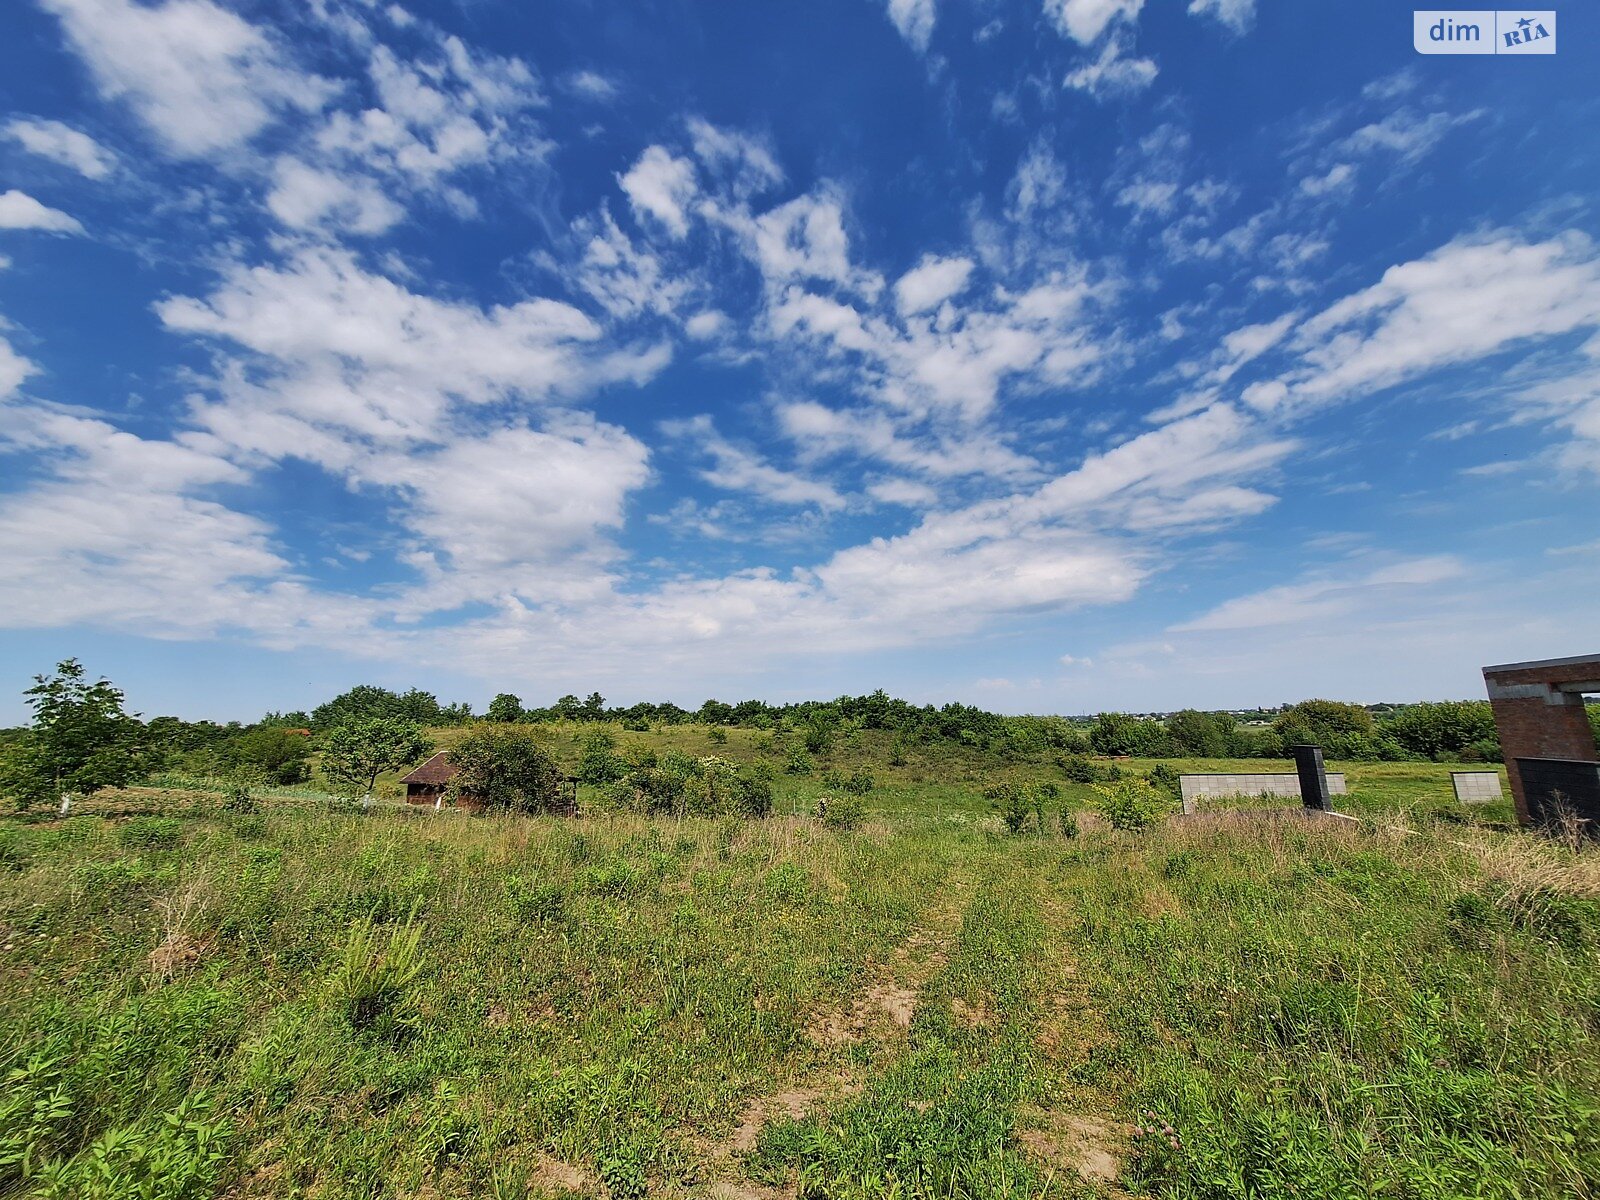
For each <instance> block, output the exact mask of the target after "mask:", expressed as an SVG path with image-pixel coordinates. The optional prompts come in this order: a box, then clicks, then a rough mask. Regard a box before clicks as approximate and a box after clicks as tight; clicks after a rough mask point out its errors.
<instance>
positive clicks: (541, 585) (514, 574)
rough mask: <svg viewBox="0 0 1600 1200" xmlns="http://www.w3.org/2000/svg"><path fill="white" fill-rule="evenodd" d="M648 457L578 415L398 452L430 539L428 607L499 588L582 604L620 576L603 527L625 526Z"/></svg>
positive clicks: (403, 479)
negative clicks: (416, 453) (614, 573)
mask: <svg viewBox="0 0 1600 1200" xmlns="http://www.w3.org/2000/svg"><path fill="white" fill-rule="evenodd" d="M648 460H649V452H648V450H646V448H645V447H644V445H643V444H642V443H641V442H639V441H638V439H636V438H634V437H633V436H632V435H630V434H629V433H627V432H626V431H625V430H623V429H620V428H618V427H616V426H614V425H607V424H604V423H601V422H596V421H590V420H587V419H575V418H568V419H565V420H563V421H560V422H558V423H557V424H556V425H555V426H554V428H553V429H551V430H548V431H541V430H536V429H530V428H527V427H526V426H512V427H509V428H505V429H498V430H494V431H492V432H489V433H486V434H483V435H480V436H476V437H472V438H467V439H462V440H458V441H455V442H452V443H451V444H450V445H448V446H446V447H444V448H443V449H442V450H439V451H438V452H436V453H432V454H427V455H423V456H420V457H410V456H408V457H406V458H396V459H392V460H389V461H387V462H386V463H385V464H384V465H383V466H382V467H380V468H379V470H378V473H379V474H383V475H386V476H387V477H388V478H389V479H390V480H391V481H392V482H393V483H394V484H396V485H397V486H399V487H400V488H401V489H402V490H403V491H405V492H406V493H408V495H409V500H410V507H409V510H408V511H407V512H406V513H405V516H404V521H405V523H406V524H407V525H408V526H409V527H410V528H412V529H414V530H415V531H416V532H417V533H419V534H420V535H422V538H423V549H422V550H421V551H420V552H419V553H418V554H417V555H416V556H414V557H413V560H412V561H413V564H414V565H420V566H422V567H423V568H424V570H425V572H426V574H427V575H428V581H427V583H426V584H425V591H426V592H427V593H428V595H427V598H426V601H427V606H428V607H429V608H436V607H444V606H446V605H447V604H448V602H449V600H450V599H456V600H458V601H459V602H466V601H469V600H482V599H486V598H488V597H489V596H492V595H494V594H495V593H498V592H504V593H507V594H511V595H515V596H517V597H519V598H520V599H522V600H526V601H532V602H536V603H537V602H545V601H553V600H554V601H561V602H564V603H578V602H581V601H583V600H586V599H593V598H594V597H596V596H601V595H604V594H605V593H606V591H607V590H608V589H609V587H610V576H609V572H608V570H607V567H608V564H609V563H610V562H611V560H613V559H615V558H616V557H617V551H616V549H615V547H613V546H611V545H610V544H609V543H607V542H606V541H605V540H604V539H601V538H597V537H596V534H597V533H598V531H600V530H604V529H615V528H618V527H620V526H621V525H622V523H623V517H624V502H625V501H626V499H627V497H628V494H629V493H630V492H632V491H633V490H635V489H637V488H638V487H640V486H642V485H643V484H644V482H645V480H646V479H647V478H648V476H649V468H648Z"/></svg>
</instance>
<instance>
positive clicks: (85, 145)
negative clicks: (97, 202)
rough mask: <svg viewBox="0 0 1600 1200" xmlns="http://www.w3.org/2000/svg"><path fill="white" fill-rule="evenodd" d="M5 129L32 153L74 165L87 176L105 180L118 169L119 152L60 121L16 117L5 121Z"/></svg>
mask: <svg viewBox="0 0 1600 1200" xmlns="http://www.w3.org/2000/svg"><path fill="white" fill-rule="evenodd" d="M5 132H6V135H7V136H8V137H10V138H11V140H12V141H14V142H16V143H18V144H19V145H20V146H22V148H23V149H25V150H27V151H28V152H29V153H30V154H37V155H39V156H40V157H41V158H48V159H49V160H50V161H52V162H58V163H60V164H61V165H62V166H66V167H71V168H72V169H73V170H74V171H76V172H78V174H80V175H82V176H84V177H85V178H87V179H104V178H105V177H106V176H107V175H109V174H111V172H112V171H114V170H115V169H116V165H117V158H116V155H114V154H112V153H111V151H109V150H107V149H106V148H105V147H104V146H102V145H101V144H100V143H99V142H97V141H95V140H94V139H93V138H92V137H90V136H89V135H88V134H86V133H82V132H80V131H78V130H76V129H74V128H72V126H70V125H64V124H62V123H61V122H60V121H47V120H44V119H43V118H41V117H13V118H12V119H11V120H10V121H8V122H7V123H6V126H5Z"/></svg>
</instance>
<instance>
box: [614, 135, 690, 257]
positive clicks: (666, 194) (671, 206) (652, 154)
mask: <svg viewBox="0 0 1600 1200" xmlns="http://www.w3.org/2000/svg"><path fill="white" fill-rule="evenodd" d="M617 182H618V183H619V184H620V185H621V186H622V190H623V191H624V192H626V193H627V195H628V202H629V203H630V204H632V205H633V211H634V212H635V213H638V214H641V215H643V214H646V213H648V214H649V215H650V216H652V217H654V218H655V219H656V220H658V221H660V222H661V224H663V225H664V226H666V228H667V231H668V232H669V233H670V234H672V236H673V237H675V238H681V237H684V236H685V235H686V234H687V233H688V232H689V219H688V216H687V215H686V212H685V210H686V208H687V206H688V204H689V202H690V201H691V200H693V199H694V196H695V193H696V192H697V191H698V190H699V187H698V185H697V184H696V183H695V178H694V164H693V163H691V162H689V160H688V159H685V158H678V157H676V156H674V155H673V154H671V153H670V152H669V151H667V150H666V149H664V148H663V147H661V146H651V147H649V148H648V149H646V150H645V152H644V153H643V154H641V155H640V156H639V161H638V162H636V163H634V164H633V166H632V167H630V168H629V169H628V173H627V174H626V175H619V176H618V177H617Z"/></svg>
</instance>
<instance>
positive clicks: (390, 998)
mask: <svg viewBox="0 0 1600 1200" xmlns="http://www.w3.org/2000/svg"><path fill="white" fill-rule="evenodd" d="M422 934H423V926H422V924H421V923H420V922H419V921H417V919H416V913H415V911H414V910H413V912H412V914H411V916H410V917H408V918H407V920H406V922H405V924H404V925H401V926H399V927H397V928H395V929H392V930H390V931H389V935H388V938H387V940H384V939H383V938H382V936H381V935H380V934H379V933H378V932H377V931H375V930H374V928H373V922H372V918H371V917H366V918H364V919H362V920H360V921H357V922H356V923H355V924H354V925H353V926H351V928H350V934H349V937H348V939H347V940H346V941H345V947H344V957H343V959H342V960H341V962H340V964H339V969H338V971H337V972H336V973H335V975H334V978H333V989H334V994H335V995H336V996H338V998H339V1000H340V1002H341V1004H342V1005H343V1008H344V1014H345V1017H346V1019H347V1020H348V1021H349V1022H350V1024H351V1025H352V1026H353V1027H354V1028H356V1029H368V1028H371V1027H373V1026H374V1025H378V1024H380V1023H383V1024H385V1025H389V1026H393V1025H395V1024H397V1023H398V1022H399V1021H400V1020H401V1019H403V1017H404V1016H405V1015H406V1013H405V1008H406V1006H407V1001H408V1000H409V999H410V995H411V989H412V987H413V985H414V984H415V983H416V981H417V978H418V976H420V975H421V974H422V971H423V968H424V967H425V965H426V961H425V958H424V956H423V953H422Z"/></svg>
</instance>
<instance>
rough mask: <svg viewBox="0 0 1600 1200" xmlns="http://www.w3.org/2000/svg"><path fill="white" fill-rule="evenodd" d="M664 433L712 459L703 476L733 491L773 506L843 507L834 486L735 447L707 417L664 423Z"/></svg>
mask: <svg viewBox="0 0 1600 1200" xmlns="http://www.w3.org/2000/svg"><path fill="white" fill-rule="evenodd" d="M661 428H662V431H663V432H664V433H666V434H667V435H668V436H670V437H672V438H675V439H677V440H679V441H681V442H684V443H686V444H688V445H689V446H691V447H692V448H693V449H694V450H696V451H699V452H700V453H702V454H705V455H707V456H709V457H710V458H711V460H712V466H711V467H710V468H708V469H706V470H703V471H701V472H700V477H701V478H702V479H704V480H705V481H706V482H707V483H709V484H711V485H712V486H714V487H719V488H722V489H724V490H726V491H730V492H748V493H750V494H751V495H753V496H758V497H760V498H761V499H763V500H770V501H772V502H773V503H774V504H802V505H804V504H810V505H815V506H816V507H818V508H820V509H822V510H823V511H825V512H830V511H833V510H836V509H840V508H843V507H844V503H845V501H844V497H843V496H841V495H840V494H839V493H838V492H837V491H836V490H835V489H834V488H833V487H831V486H830V485H828V484H826V483H823V482H821V481H819V480H815V479H807V478H805V477H804V476H802V475H797V474H795V473H794V472H792V471H784V470H782V469H780V468H778V467H774V466H773V465H772V464H771V463H769V462H767V461H766V460H765V459H763V458H762V457H761V456H760V455H758V454H755V453H753V452H751V451H749V450H746V449H743V448H741V447H739V446H736V445H734V444H733V443H732V442H730V441H728V439H727V438H725V437H723V436H722V435H721V434H720V433H718V432H717V429H716V426H715V425H714V424H713V422H712V420H711V418H710V417H709V416H706V415H704V414H702V415H700V416H697V417H688V418H684V419H679V420H671V421H664V422H662V426H661Z"/></svg>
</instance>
